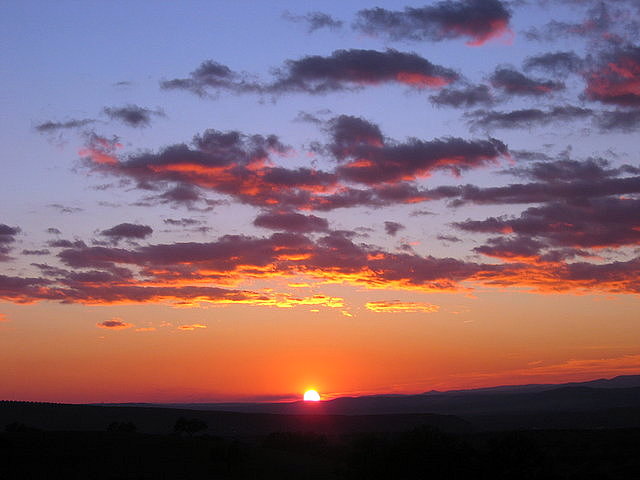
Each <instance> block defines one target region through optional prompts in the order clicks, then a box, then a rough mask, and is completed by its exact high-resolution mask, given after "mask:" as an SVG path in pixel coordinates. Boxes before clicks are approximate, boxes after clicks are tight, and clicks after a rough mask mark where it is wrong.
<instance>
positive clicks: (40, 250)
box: [22, 248, 51, 255]
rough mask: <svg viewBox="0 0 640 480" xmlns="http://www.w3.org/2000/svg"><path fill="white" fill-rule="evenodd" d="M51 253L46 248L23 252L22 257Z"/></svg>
mask: <svg viewBox="0 0 640 480" xmlns="http://www.w3.org/2000/svg"><path fill="white" fill-rule="evenodd" d="M50 253H51V252H50V251H49V250H47V249H46V248H45V249H39V250H22V255H49V254H50Z"/></svg>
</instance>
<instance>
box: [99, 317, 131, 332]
mask: <svg viewBox="0 0 640 480" xmlns="http://www.w3.org/2000/svg"><path fill="white" fill-rule="evenodd" d="M96 325H97V326H98V328H106V329H108V330H125V329H127V328H131V327H134V326H135V325H133V324H132V323H127V322H124V321H122V319H121V318H117V317H114V318H112V319H111V320H105V321H104V322H100V323H96Z"/></svg>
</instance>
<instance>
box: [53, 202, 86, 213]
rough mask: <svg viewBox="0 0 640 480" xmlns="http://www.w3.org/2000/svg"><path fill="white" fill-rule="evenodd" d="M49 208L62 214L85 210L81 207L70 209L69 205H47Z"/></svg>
mask: <svg viewBox="0 0 640 480" xmlns="http://www.w3.org/2000/svg"><path fill="white" fill-rule="evenodd" d="M47 207H49V208H54V209H56V210H58V212H60V213H78V212H82V211H84V209H83V208H81V207H69V206H67V205H61V204H59V203H52V204H50V205H47Z"/></svg>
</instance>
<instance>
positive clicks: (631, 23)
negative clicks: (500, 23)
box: [525, 0, 640, 45]
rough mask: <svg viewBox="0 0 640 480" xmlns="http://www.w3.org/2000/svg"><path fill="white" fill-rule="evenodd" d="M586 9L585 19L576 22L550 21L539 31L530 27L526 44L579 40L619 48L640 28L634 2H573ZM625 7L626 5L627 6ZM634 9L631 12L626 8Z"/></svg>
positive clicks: (634, 35) (634, 37) (526, 34)
mask: <svg viewBox="0 0 640 480" xmlns="http://www.w3.org/2000/svg"><path fill="white" fill-rule="evenodd" d="M572 3H574V4H580V5H584V6H588V7H589V8H588V9H587V11H586V14H585V17H584V19H583V20H582V21H581V22H579V23H575V22H564V21H558V20H552V21H551V22H549V23H547V24H546V25H544V26H543V27H541V28H537V27H532V28H530V29H528V30H527V31H526V32H525V36H526V37H527V38H528V39H529V40H537V41H558V39H564V38H571V37H574V38H582V39H587V40H589V41H590V42H591V43H592V44H595V45H602V44H604V45H611V44H622V43H628V42H631V41H635V40H636V38H637V37H636V33H635V32H637V31H638V28H639V27H640V25H639V22H638V21H637V4H635V5H634V3H635V0H631V1H630V2H626V1H625V0H621V1H617V2H602V1H582V2H580V1H578V2H576V1H573V2H572ZM627 3H628V5H626V4H627ZM631 6H635V7H636V11H635V12H633V11H632V10H629V9H628V8H627V7H631Z"/></svg>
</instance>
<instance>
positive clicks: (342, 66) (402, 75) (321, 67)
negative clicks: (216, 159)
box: [269, 49, 458, 94]
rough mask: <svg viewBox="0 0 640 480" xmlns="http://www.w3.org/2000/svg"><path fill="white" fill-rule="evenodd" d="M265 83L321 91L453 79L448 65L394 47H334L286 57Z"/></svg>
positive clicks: (422, 85)
mask: <svg viewBox="0 0 640 480" xmlns="http://www.w3.org/2000/svg"><path fill="white" fill-rule="evenodd" d="M277 77H278V79H277V80H276V81H275V82H274V83H273V84H272V85H270V86H269V90H270V91H272V92H296V91H299V92H306V93H310V94H322V93H327V92H332V91H337V90H345V89H354V88H361V87H364V86H367V85H376V84H381V83H399V84H403V85H407V86H410V87H412V88H426V87H432V88H433V87H443V86H445V85H448V84H449V83H451V82H453V81H455V80H457V78H458V75H457V74H456V73H455V72H454V71H453V70H451V69H448V68H445V67H442V66H439V65H435V64H433V63H431V62H429V61H428V60H427V59H425V58H423V57H421V56H420V55H418V54H416V53H405V52H399V51H397V50H386V51H384V52H379V51H376V50H358V49H352V50H336V51H334V52H333V53H332V54H331V56H328V57H324V56H320V55H311V56H307V57H304V58H301V59H299V60H288V61H287V62H286V64H285V67H283V68H282V69H280V70H279V71H278V73H277Z"/></svg>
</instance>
